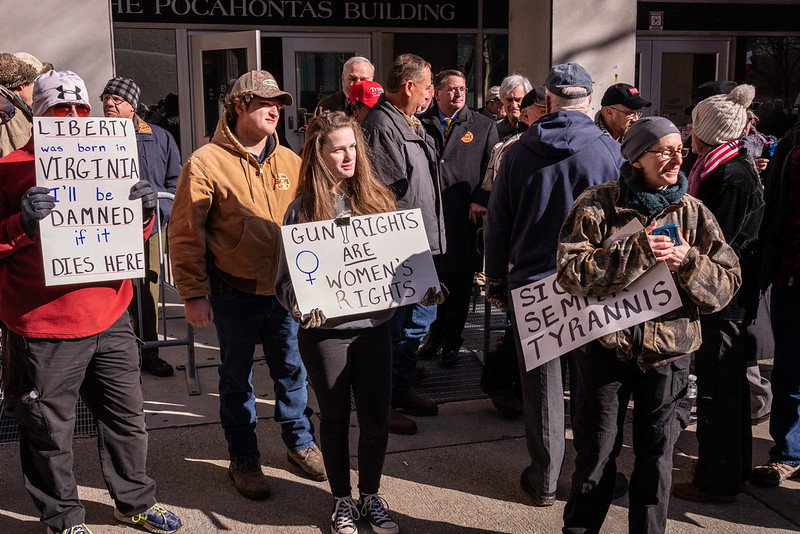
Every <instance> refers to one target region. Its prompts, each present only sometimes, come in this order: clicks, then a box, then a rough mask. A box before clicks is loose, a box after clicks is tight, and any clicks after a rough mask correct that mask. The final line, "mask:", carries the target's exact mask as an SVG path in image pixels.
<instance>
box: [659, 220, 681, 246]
mask: <svg viewBox="0 0 800 534" xmlns="http://www.w3.org/2000/svg"><path fill="white" fill-rule="evenodd" d="M653 235H665V236H667V237H669V238H670V239H671V240H672V244H673V245H675V246H676V247H678V246H680V244H681V234H680V233H679V232H678V227H677V226H676V225H674V224H667V225H665V226H659V227H658V228H656V229H655V230H653Z"/></svg>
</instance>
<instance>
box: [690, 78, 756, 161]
mask: <svg viewBox="0 0 800 534" xmlns="http://www.w3.org/2000/svg"><path fill="white" fill-rule="evenodd" d="M755 96H756V88H755V87H753V86H752V85H739V86H737V87H734V88H733V90H732V91H731V92H730V94H727V95H714V96H710V97H708V98H706V99H705V100H703V101H702V102H700V103H699V104H697V105H696V106H695V108H694V109H693V110H692V128H693V130H694V133H695V135H697V137H699V138H700V140H701V141H703V142H704V143H705V144H707V145H710V146H717V145H721V144H722V143H727V142H728V141H732V140H733V139H738V138H739V137H741V136H742V134H743V133H744V127H745V126H747V108H748V107H749V106H750V104H752V103H753V98H754V97H755Z"/></svg>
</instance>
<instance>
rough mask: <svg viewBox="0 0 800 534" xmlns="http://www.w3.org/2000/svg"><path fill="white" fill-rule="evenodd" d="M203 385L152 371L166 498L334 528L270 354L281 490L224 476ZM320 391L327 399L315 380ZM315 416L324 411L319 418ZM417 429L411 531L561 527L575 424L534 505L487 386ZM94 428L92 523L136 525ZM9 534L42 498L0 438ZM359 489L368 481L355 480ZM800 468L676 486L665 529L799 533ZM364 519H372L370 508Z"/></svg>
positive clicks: (195, 514)
mask: <svg viewBox="0 0 800 534" xmlns="http://www.w3.org/2000/svg"><path fill="white" fill-rule="evenodd" d="M196 338H197V361H198V364H203V363H213V362H214V361H217V356H216V346H215V345H216V339H215V336H214V331H213V328H207V329H202V330H201V331H199V332H198V333H197V336H196ZM161 353H162V357H164V358H165V359H167V360H169V361H170V362H172V363H173V364H178V363H182V362H183V361H184V360H185V349H184V348H180V347H172V348H168V349H162V351H161ZM199 376H200V383H201V388H202V394H201V395H199V396H189V395H188V394H187V388H186V382H185V377H184V374H183V373H182V372H180V371H176V374H175V375H174V376H172V377H169V378H155V377H153V376H151V375H149V374H145V375H144V376H143V390H144V397H145V410H146V412H147V424H148V429H149V431H150V432H149V435H150V445H149V447H150V448H149V450H150V453H149V458H148V474H149V475H150V476H151V477H152V478H154V479H155V480H156V482H157V484H158V490H157V498H158V499H159V501H160V502H161V503H163V504H164V505H165V506H166V507H167V508H170V509H172V510H173V511H175V512H176V513H178V515H180V516H181V517H182V518H183V521H184V524H185V526H184V528H183V529H182V530H181V532H183V533H185V534H212V533H214V534H216V533H226V532H235V533H237V534H249V533H258V534H267V533H270V534H271V533H288V534H293V533H298V534H309V533H328V532H330V513H331V508H332V504H333V501H332V497H331V495H330V493H329V488H328V485H327V482H313V481H310V480H308V479H306V478H304V477H303V476H301V474H300V471H299V469H298V468H296V467H294V466H292V465H290V464H289V463H288V461H287V460H286V452H285V449H284V447H283V444H282V442H281V440H280V436H279V429H278V427H277V426H276V425H275V424H274V422H273V421H272V419H271V416H272V406H273V404H274V403H273V400H272V399H273V398H274V396H273V393H272V387H271V383H270V381H269V375H268V370H267V368H266V366H265V364H264V363H263V361H262V362H258V363H257V364H256V366H255V370H254V376H253V381H254V383H255V384H256V393H257V406H258V413H259V417H260V420H259V425H258V437H259V443H260V446H261V454H262V458H261V464H262V466H263V468H264V471H265V472H266V474H267V475H268V477H269V478H270V481H271V484H272V496H271V497H270V498H269V499H267V500H264V501H251V500H248V499H245V498H244V497H241V496H240V495H239V494H238V493H236V491H235V489H234V487H233V484H232V483H231V482H230V480H229V479H228V477H227V473H226V471H227V466H228V461H227V455H226V446H225V440H224V438H223V436H222V431H221V429H220V427H219V415H218V399H217V394H216V390H217V387H216V381H217V373H216V369H215V368H214V367H204V368H201V369H200V370H199ZM310 397H311V399H310V402H309V404H310V405H311V406H312V407H313V408H316V400H315V399H314V398H313V392H312V393H311V394H310ZM314 420H315V422H318V419H317V418H316V416H315V418H314ZM416 421H417V424H418V426H419V432H418V433H417V434H416V435H413V436H399V435H391V437H390V440H389V450H388V453H387V457H386V464H385V466H384V477H383V484H382V487H381V493H382V494H383V496H384V497H385V498H386V500H387V501H388V503H389V505H390V507H391V510H392V513H393V516H394V518H395V519H396V521H397V523H398V524H399V525H400V530H401V532H403V533H420V534H422V533H437V534H449V533H463V534H491V533H496V532H500V533H514V534H517V533H520V534H523V533H557V532H560V529H561V524H562V523H561V516H562V513H563V511H564V504H565V501H566V498H567V495H568V493H569V488H570V476H571V474H572V471H573V468H574V451H573V450H572V446H571V439H572V436H571V432H570V431H568V434H567V439H568V443H567V457H566V459H565V462H564V468H563V470H562V474H561V478H560V480H559V487H558V493H557V497H558V501H557V503H556V505H555V506H552V507H549V508H536V507H533V506H532V505H531V504H530V499H529V497H528V496H527V494H525V492H524V491H523V490H522V489H521V488H520V486H519V476H520V473H521V471H522V469H523V468H524V467H525V466H526V465H527V464H528V462H529V459H528V457H527V449H526V446H525V436H524V429H523V424H522V421H521V420H509V419H503V418H500V417H499V416H498V414H497V412H496V411H495V410H494V408H493V407H492V404H491V402H490V401H489V400H486V399H483V400H471V401H462V402H451V403H446V404H443V405H442V406H440V413H439V415H438V416H436V417H426V418H423V417H418V418H416ZM754 434H755V437H754V449H755V458H754V460H755V462H756V463H761V462H763V461H765V460H766V459H767V451H768V449H769V446H770V445H771V440H770V437H769V433H768V423H763V424H761V425H759V426H758V427H754ZM356 443H357V423H356V420H355V415H354V416H353V422H352V426H351V433H350V449H351V466H352V468H353V470H354V471H352V473H351V474H352V477H353V487H354V488H355V487H356V484H357V471H355V469H356V468H357V460H356V457H355V451H356ZM95 451H96V445H95V439H94V438H77V439H76V440H75V475H76V479H77V481H78V485H79V490H80V497H81V500H82V501H83V503H84V506H85V507H86V511H87V522H88V523H87V524H88V525H89V527H90V528H91V530H92V532H93V533H94V534H123V533H132V532H135V531H136V530H137V529H136V528H134V527H130V526H122V525H120V524H119V523H117V522H116V521H115V520H114V518H113V501H112V500H111V498H110V497H109V495H108V492H107V491H106V489H105V486H104V483H103V478H102V475H101V472H100V467H99V461H98V458H97V453H96V452H95ZM696 452H697V442H696V440H695V435H694V427H693V426H692V427H690V428H689V429H688V430H687V431H686V432H684V433H683V435H682V436H681V439H680V440H679V442H678V446H677V449H676V452H675V469H674V480H675V481H684V480H690V478H691V475H690V464H691V460H692V459H693V458H694V457H695V456H694V455H696ZM618 465H619V469H620V471H622V472H623V473H626V474H627V475H628V476H630V472H631V470H632V466H633V452H632V449H631V442H630V419H629V420H628V422H627V428H626V440H625V445H624V447H623V450H622V453H621V456H620V459H619V461H618ZM0 473H1V474H0V496H2V497H0V499H1V500H2V502H0V534H34V533H36V534H42V533H44V532H47V529H46V528H45V527H44V526H43V525H42V524H41V523H39V522H38V519H37V513H36V509H35V507H34V505H33V503H32V501H31V500H30V497H29V496H28V495H27V493H26V491H25V490H24V487H23V482H22V475H21V472H20V467H19V456H18V445H17V444H16V443H10V444H5V445H0ZM354 494H355V495H356V496H357V490H356V489H354ZM798 496H800V481H796V480H791V481H789V482H787V483H786V484H784V486H782V487H780V488H759V487H757V486H752V485H749V484H748V485H746V486H745V488H744V491H743V492H742V493H741V494H740V495H739V496H738V497H737V499H736V502H735V503H733V504H726V505H705V504H696V503H690V502H686V501H682V500H680V499H677V498H672V499H671V501H670V509H669V522H668V525H667V533H668V534H684V533H701V532H709V533H714V534H720V533H747V534H751V533H752V534H759V533H764V534H766V533H790V532H798V531H800V506H798V503H799V502H800V500H798ZM627 504H628V499H627V496H625V497H623V498H621V499H618V500H616V501H614V503H613V505H612V507H611V510H610V511H609V514H608V517H607V519H606V522H605V524H604V527H603V530H602V532H603V533H608V534H612V533H626V532H628V527H627ZM359 527H360V528H359V532H360V533H361V534H367V533H369V532H371V529H370V527H369V524H368V523H367V522H365V521H363V520H362V521H361V522H360V523H359Z"/></svg>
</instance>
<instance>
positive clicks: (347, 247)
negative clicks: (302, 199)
mask: <svg viewBox="0 0 800 534" xmlns="http://www.w3.org/2000/svg"><path fill="white" fill-rule="evenodd" d="M281 234H282V238H283V253H284V254H285V255H286V262H287V264H288V266H289V273H290V276H291V278H292V285H293V286H294V292H295V295H296V297H297V305H298V307H299V308H300V311H301V312H303V314H306V313H308V312H309V311H311V310H312V309H313V308H319V309H320V310H322V311H323V312H324V313H325V315H326V316H327V317H342V316H346V315H355V314H359V313H366V312H370V311H376V310H385V309H389V308H395V307H398V306H404V305H406V304H414V303H417V302H419V301H420V299H422V297H423V295H424V294H425V292H426V291H427V289H428V288H429V287H435V288H437V290H438V288H439V279H438V277H437V276H436V269H435V267H434V265H433V258H432V257H431V253H430V248H429V247H428V239H427V237H426V235H425V227H424V226H423V222H422V213H421V212H420V210H419V209H413V210H403V211H393V212H388V213H379V214H375V215H361V216H358V217H351V218H350V219H349V224H342V225H340V224H339V223H337V221H334V220H329V221H318V222H311V223H301V224H293V225H288V226H283V227H281Z"/></svg>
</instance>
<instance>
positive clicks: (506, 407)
mask: <svg viewBox="0 0 800 534" xmlns="http://www.w3.org/2000/svg"><path fill="white" fill-rule="evenodd" d="M489 398H490V399H492V404H493V405H494V407H495V408H496V409H497V411H498V412H500V413H501V414H503V415H504V416H506V417H517V416H519V415H522V403H521V402H520V401H519V399H518V398H517V396H516V395H514V392H513V391H511V390H508V389H504V390H497V391H490V392H489Z"/></svg>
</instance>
